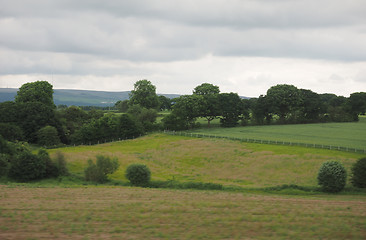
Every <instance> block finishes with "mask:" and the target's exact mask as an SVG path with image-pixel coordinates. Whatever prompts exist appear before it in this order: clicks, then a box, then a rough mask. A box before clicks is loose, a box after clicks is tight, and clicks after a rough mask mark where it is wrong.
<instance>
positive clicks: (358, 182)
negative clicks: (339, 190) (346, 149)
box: [351, 158, 366, 188]
mask: <svg viewBox="0 0 366 240" xmlns="http://www.w3.org/2000/svg"><path fill="white" fill-rule="evenodd" d="M351 171H352V177H351V182H352V185H353V186H355V187H359V188H366V158H361V159H359V160H358V161H357V162H356V163H355V164H353V166H352V170H351Z"/></svg>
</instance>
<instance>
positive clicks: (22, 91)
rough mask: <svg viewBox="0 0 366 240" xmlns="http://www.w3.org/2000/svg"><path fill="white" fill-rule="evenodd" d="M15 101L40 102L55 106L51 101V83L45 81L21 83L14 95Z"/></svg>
mask: <svg viewBox="0 0 366 240" xmlns="http://www.w3.org/2000/svg"><path fill="white" fill-rule="evenodd" d="M15 102H17V103H26V102H41V103H43V104H45V105H47V106H50V107H53V108H55V104H54V103H53V89H52V85H51V84H50V83H48V82H47V81H37V82H32V83H26V84H23V85H22V86H21V87H20V88H19V91H18V92H17V95H16V96H15Z"/></svg>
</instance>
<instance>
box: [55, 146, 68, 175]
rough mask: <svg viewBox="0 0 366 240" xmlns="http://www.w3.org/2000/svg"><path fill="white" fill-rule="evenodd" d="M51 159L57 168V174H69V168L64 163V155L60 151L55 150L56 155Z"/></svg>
mask: <svg viewBox="0 0 366 240" xmlns="http://www.w3.org/2000/svg"><path fill="white" fill-rule="evenodd" d="M53 160H54V162H55V165H56V167H57V169H58V175H59V176H67V175H69V170H68V169H67V166H66V165H67V163H66V159H65V156H64V155H63V154H62V153H61V152H56V156H55V158H54V159H53Z"/></svg>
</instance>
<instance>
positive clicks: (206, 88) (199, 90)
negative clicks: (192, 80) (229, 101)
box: [193, 83, 220, 95]
mask: <svg viewBox="0 0 366 240" xmlns="http://www.w3.org/2000/svg"><path fill="white" fill-rule="evenodd" d="M219 93H220V88H219V87H218V86H215V85H213V84H211V83H202V84H201V85H199V86H197V87H195V88H194V90H193V94H196V95H212V94H219Z"/></svg>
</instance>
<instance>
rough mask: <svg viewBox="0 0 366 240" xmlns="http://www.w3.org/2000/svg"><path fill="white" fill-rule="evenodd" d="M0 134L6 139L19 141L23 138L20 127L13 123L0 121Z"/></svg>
mask: <svg viewBox="0 0 366 240" xmlns="http://www.w3.org/2000/svg"><path fill="white" fill-rule="evenodd" d="M0 135H2V136H3V137H4V138H5V139H6V140H8V141H12V142H14V141H16V140H18V141H21V140H23V131H22V129H21V128H20V127H19V126H17V125H16V124H13V123H1V122H0Z"/></svg>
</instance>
